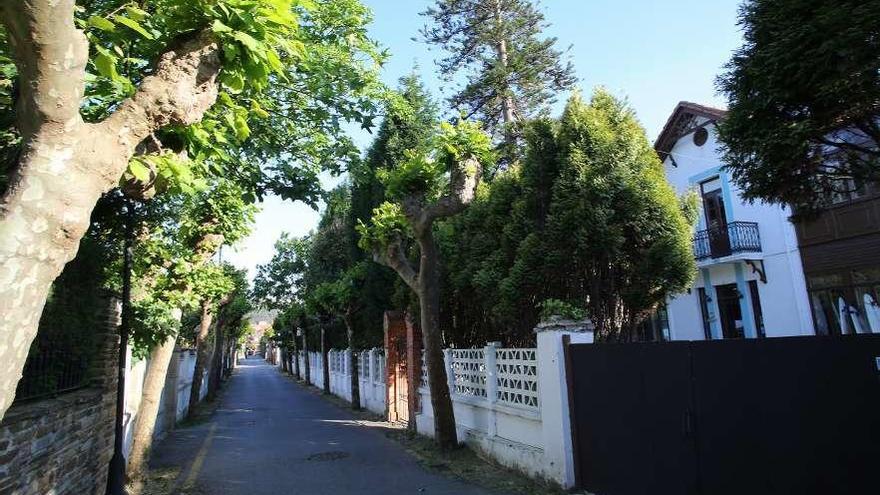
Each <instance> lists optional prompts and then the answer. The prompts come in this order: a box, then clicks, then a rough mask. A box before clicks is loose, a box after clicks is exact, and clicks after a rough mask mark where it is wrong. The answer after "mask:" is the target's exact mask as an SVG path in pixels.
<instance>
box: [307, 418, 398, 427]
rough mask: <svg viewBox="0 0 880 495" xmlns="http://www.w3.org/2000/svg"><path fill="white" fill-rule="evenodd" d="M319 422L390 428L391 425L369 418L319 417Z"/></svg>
mask: <svg viewBox="0 0 880 495" xmlns="http://www.w3.org/2000/svg"><path fill="white" fill-rule="evenodd" d="M316 421H317V422H319V423H332V424H337V425H347V426H366V427H367V428H389V427H391V425H389V424H388V423H387V422H385V421H370V420H367V419H318V420H316Z"/></svg>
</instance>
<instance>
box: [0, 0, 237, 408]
mask: <svg viewBox="0 0 880 495" xmlns="http://www.w3.org/2000/svg"><path fill="white" fill-rule="evenodd" d="M74 8H75V0H30V1H27V2H16V1H8V0H7V1H3V2H0V23H2V24H3V26H4V27H5V28H6V31H7V33H8V38H9V45H10V48H11V51H12V55H13V58H14V60H15V64H16V67H17V69H18V72H19V81H20V85H19V87H20V88H21V93H20V95H19V98H18V101H17V105H18V106H17V109H16V114H17V119H18V121H17V126H18V129H19V131H20V133H21V136H22V143H23V148H22V154H21V157H20V160H19V164H18V167H17V168H16V169H15V170H14V171H13V172H12V174H11V176H10V182H9V187H8V189H7V191H6V193H5V195H4V196H3V198H2V200H0V315H2V316H0V342H3V344H4V345H3V346H0V417H2V415H3V414H5V412H6V410H7V409H8V408H9V406H10V404H11V403H12V400H13V399H14V396H15V387H16V384H17V383H18V380H19V379H20V378H21V373H22V369H23V368H24V364H25V361H26V359H27V352H28V349H29V347H30V344H31V341H32V340H33V339H34V336H35V335H36V332H37V325H38V323H39V318H40V314H41V313H42V310H43V306H44V305H45V303H46V298H47V295H48V293H49V289H50V287H51V285H52V282H53V281H54V280H55V278H56V277H57V276H58V275H59V274H60V273H61V270H62V269H63V268H64V265H65V264H66V263H67V262H68V261H70V260H71V259H73V257H74V256H75V255H76V252H77V249H78V248H79V242H80V239H81V238H82V236H83V235H84V234H85V232H86V230H87V229H88V226H89V218H90V215H91V211H92V209H93V208H94V206H95V203H96V202H97V200H98V198H100V196H101V194H103V193H104V192H106V191H109V190H110V189H111V188H112V187H114V186H115V185H116V184H117V183H118V182H119V179H120V177H121V176H122V174H123V172H124V171H125V169H126V167H127V165H128V161H129V159H130V158H131V156H132V155H133V154H134V152H135V147H136V146H137V145H138V144H139V143H140V142H141V141H143V140H144V139H145V138H147V137H148V136H149V135H150V134H151V133H153V132H154V131H155V130H157V129H160V128H162V127H165V126H167V125H169V124H176V125H188V124H191V123H193V122H196V121H198V120H200V119H201V118H202V116H203V114H204V112H205V111H206V110H207V109H208V108H209V107H210V106H211V105H212V104H213V102H214V101H215V100H216V98H217V84H216V77H217V74H218V73H219V70H220V59H219V56H218V48H219V47H218V45H217V43H216V42H215V41H214V40H213V39H212V38H210V37H209V35H207V34H200V35H198V36H196V37H195V38H193V39H191V40H189V41H186V42H184V43H182V44H181V45H180V46H178V47H176V48H174V49H172V50H170V51H168V52H167V53H165V54H164V55H163V56H162V57H161V58H160V60H159V61H158V63H157V66H156V70H155V71H154V73H153V74H152V75H150V76H148V77H147V78H145V79H144V81H143V82H142V83H141V85H140V87H139V88H138V91H137V92H136V93H135V95H134V96H133V97H132V98H130V99H128V100H126V101H125V102H123V103H121V104H120V105H119V107H118V109H117V110H116V111H115V112H114V113H113V114H112V115H111V116H110V117H108V118H107V119H106V120H104V121H103V122H100V123H85V122H84V121H83V119H82V118H81V116H80V114H79V107H80V102H81V100H82V97H83V93H84V87H85V67H86V63H87V62H88V53H89V44H88V41H87V39H86V37H85V35H84V34H83V32H82V31H80V30H78V29H76V27H75V25H74V22H73V11H74Z"/></svg>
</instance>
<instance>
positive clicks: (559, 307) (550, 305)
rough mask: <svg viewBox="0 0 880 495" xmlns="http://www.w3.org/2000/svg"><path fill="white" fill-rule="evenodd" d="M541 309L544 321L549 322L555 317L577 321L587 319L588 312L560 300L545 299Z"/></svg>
mask: <svg viewBox="0 0 880 495" xmlns="http://www.w3.org/2000/svg"><path fill="white" fill-rule="evenodd" d="M540 307H541V320H542V321H547V320H550V319H552V318H554V317H558V318H565V319H569V320H575V321H577V320H582V319H584V318H586V317H587V312H586V311H585V310H584V308H581V307H577V306H575V305H573V304H569V303H567V302H565V301H560V300H559V299H545V300H544V301H542V302H541V304H540Z"/></svg>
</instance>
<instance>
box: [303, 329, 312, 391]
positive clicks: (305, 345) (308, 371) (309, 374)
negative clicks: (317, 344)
mask: <svg viewBox="0 0 880 495" xmlns="http://www.w3.org/2000/svg"><path fill="white" fill-rule="evenodd" d="M308 334H309V332H307V331H306V329H305V328H303V354H304V355H305V359H304V360H303V361H304V362H305V367H306V385H308V384H310V383H312V363H310V362H309V341H308V339H307V338H306V336H307V335H308Z"/></svg>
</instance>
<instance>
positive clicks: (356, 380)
mask: <svg viewBox="0 0 880 495" xmlns="http://www.w3.org/2000/svg"><path fill="white" fill-rule="evenodd" d="M345 334H346V336H347V337H348V352H349V353H350V354H351V370H349V371H351V408H352V409H354V410H359V409H360V408H361V381H360V375H359V372H358V364H359V363H358V353H357V351H355V350H354V325H352V322H351V316H350V315H346V316H345Z"/></svg>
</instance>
